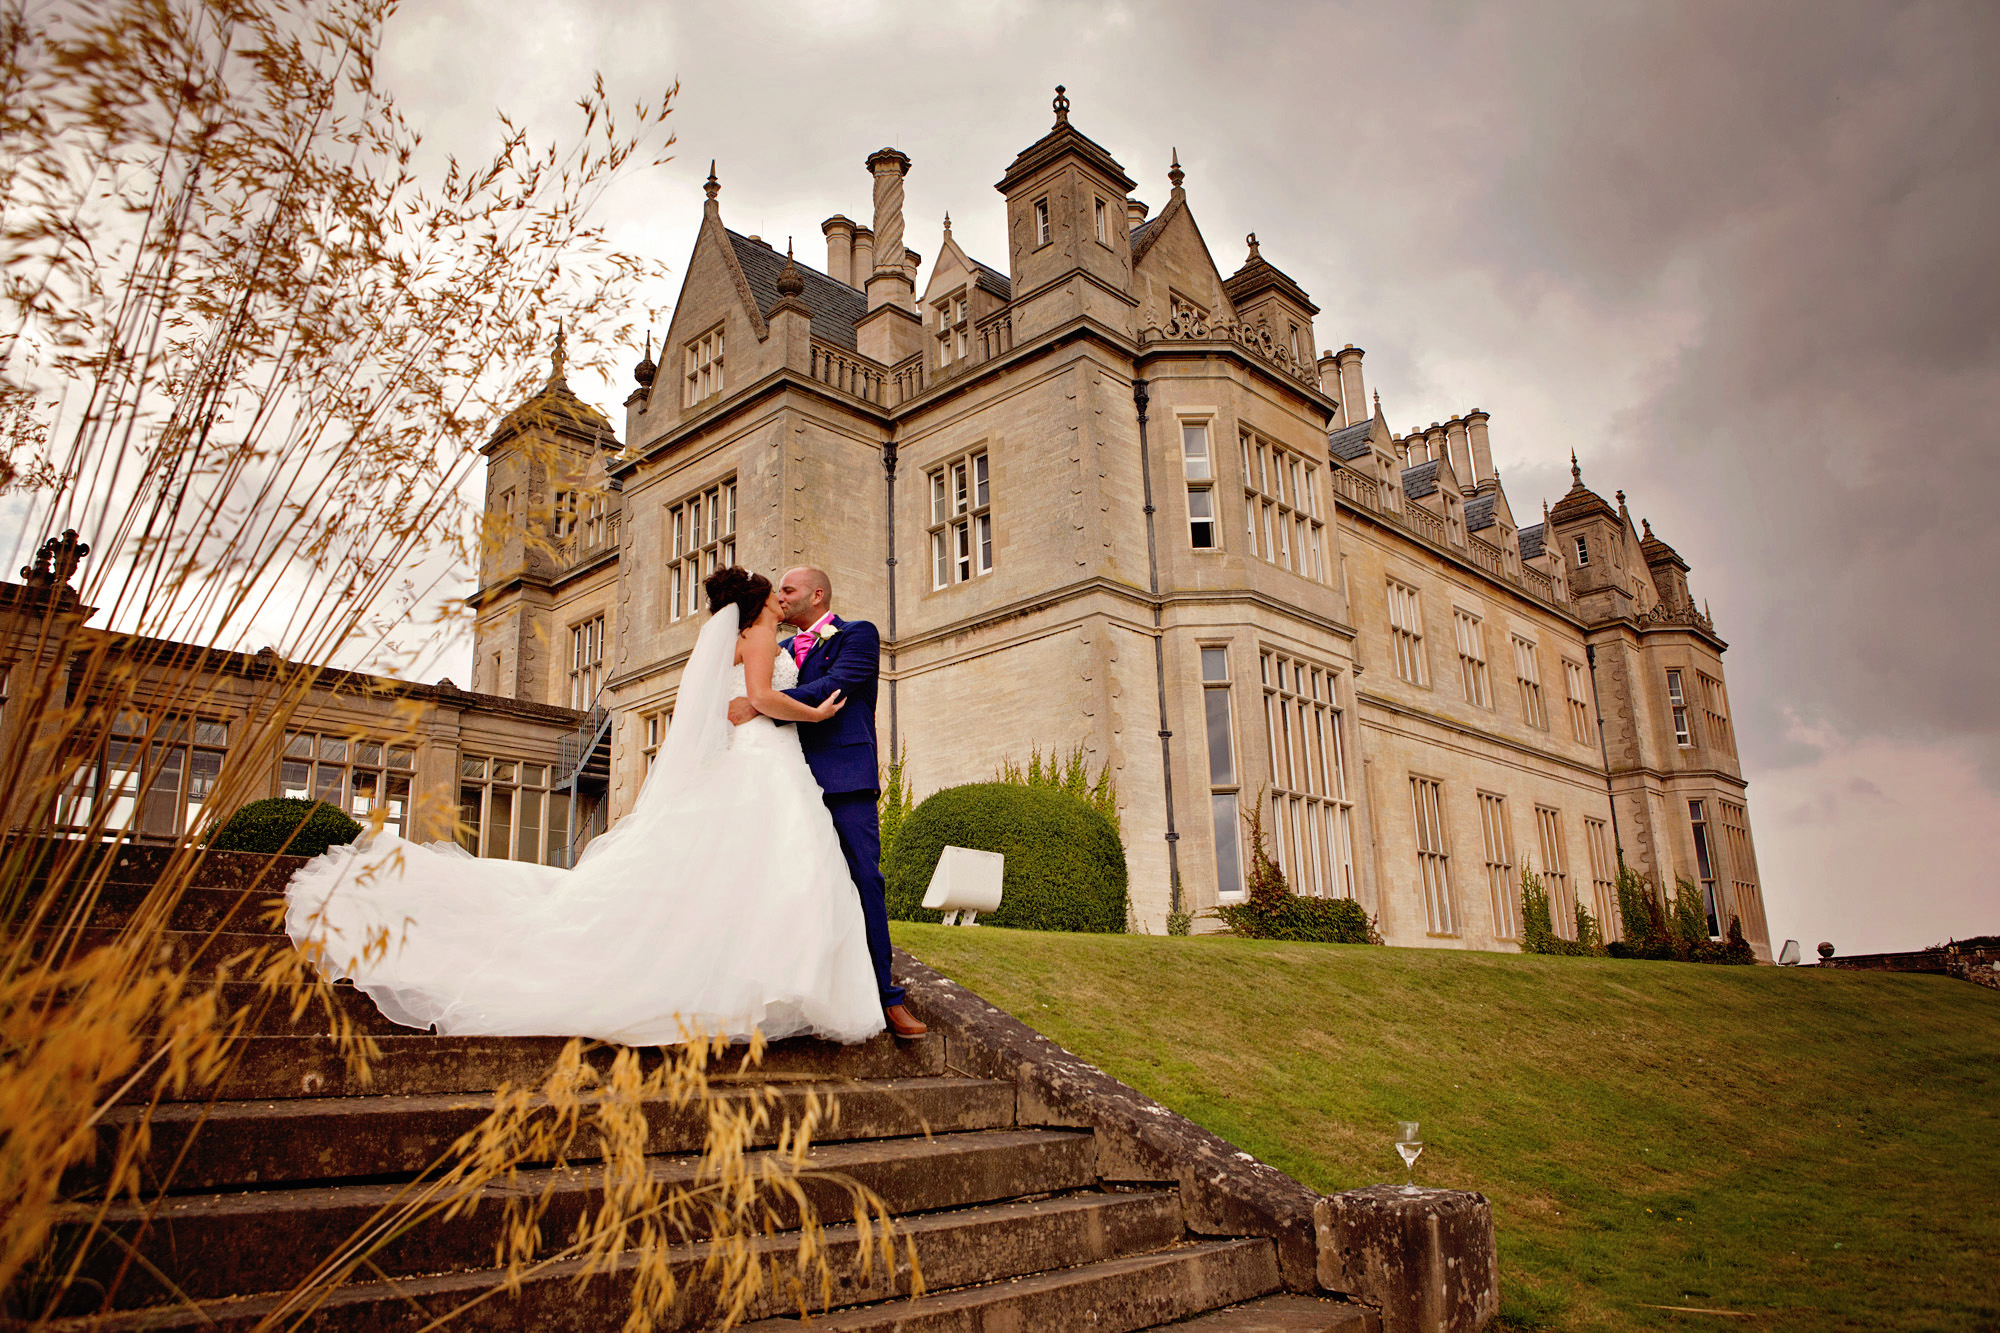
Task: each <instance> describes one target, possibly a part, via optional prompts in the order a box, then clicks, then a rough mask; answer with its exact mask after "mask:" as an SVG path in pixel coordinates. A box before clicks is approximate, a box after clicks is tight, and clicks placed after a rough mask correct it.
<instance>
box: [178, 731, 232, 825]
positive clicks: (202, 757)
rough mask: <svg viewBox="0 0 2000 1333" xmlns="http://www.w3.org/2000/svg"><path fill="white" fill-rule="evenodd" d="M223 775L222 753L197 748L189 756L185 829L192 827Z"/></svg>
mask: <svg viewBox="0 0 2000 1333" xmlns="http://www.w3.org/2000/svg"><path fill="white" fill-rule="evenodd" d="M221 777H222V755H221V754H220V753H219V752H217V751H215V750H196V751H194V752H193V753H192V754H190V755H189V756H188V785H187V821H186V822H185V823H184V824H182V825H181V828H182V829H183V830H184V831H185V830H187V829H192V828H193V827H194V826H195V824H196V822H197V819H198V818H199V816H200V814H201V807H202V803H203V802H205V801H207V800H208V798H209V796H210V795H212V794H213V793H214V791H215V784H216V783H217V782H218V781H219V780H220V779H221Z"/></svg>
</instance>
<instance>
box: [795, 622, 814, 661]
mask: <svg viewBox="0 0 2000 1333" xmlns="http://www.w3.org/2000/svg"><path fill="white" fill-rule="evenodd" d="M818 642H819V635H817V634H811V633H807V632H805V631H803V630H802V631H800V632H799V633H797V634H794V635H793V636H792V660H793V661H794V662H797V663H798V664H799V665H800V666H804V665H805V664H806V657H807V656H808V655H809V654H810V653H811V652H812V650H813V645H814V644H816V643H818Z"/></svg>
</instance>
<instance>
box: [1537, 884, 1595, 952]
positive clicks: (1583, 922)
mask: <svg viewBox="0 0 2000 1333" xmlns="http://www.w3.org/2000/svg"><path fill="white" fill-rule="evenodd" d="M1521 952H1522V953H1553V954H1567V955H1569V956H1571V957H1576V958H1584V957H1589V956H1591V955H1594V954H1601V953H1603V952H1604V939H1603V935H1602V933H1601V932H1600V931H1599V930H1598V928H1597V922H1596V921H1595V920H1594V919H1592V917H1591V915H1590V909H1589V908H1587V907H1585V906H1584V905H1583V904H1582V903H1578V904H1577V905H1576V938H1575V939H1564V938H1563V937H1562V936H1560V935H1558V934H1556V932H1555V918H1554V915H1553V912H1552V909H1551V908H1550V906H1549V891H1548V889H1547V888H1545V887H1544V886H1543V884H1542V877H1541V876H1540V875H1537V874H1536V873H1535V871H1534V868H1533V867H1532V866H1530V867H1529V868H1527V869H1525V870H1523V871H1522V872H1521Z"/></svg>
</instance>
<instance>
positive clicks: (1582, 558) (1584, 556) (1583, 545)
mask: <svg viewBox="0 0 2000 1333" xmlns="http://www.w3.org/2000/svg"><path fill="white" fill-rule="evenodd" d="M1589 563H1590V543H1589V542H1588V541H1586V540H1584V539H1583V538H1582V537H1578V538H1577V539H1576V567H1577V568H1578V569H1582V568H1583V567H1584V566H1585V565H1587V564H1589Z"/></svg>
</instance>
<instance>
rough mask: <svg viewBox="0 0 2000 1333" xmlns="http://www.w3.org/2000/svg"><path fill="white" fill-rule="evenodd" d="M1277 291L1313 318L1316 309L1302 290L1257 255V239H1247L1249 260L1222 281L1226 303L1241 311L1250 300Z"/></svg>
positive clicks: (1283, 273)
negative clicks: (1248, 241) (1226, 295)
mask: <svg viewBox="0 0 2000 1333" xmlns="http://www.w3.org/2000/svg"><path fill="white" fill-rule="evenodd" d="M1273 288H1275V289H1277V292H1278V294H1279V295H1280V296H1282V297H1284V298H1285V299H1286V300H1288V301H1291V302H1292V303H1293V304H1294V305H1297V306H1299V307H1301V308H1302V309H1304V311H1305V312H1306V314H1308V315H1317V314H1318V313H1319V307H1318V306H1316V305H1314V304H1313V303H1312V298H1311V297H1310V296H1307V295H1306V291H1305V288H1303V287H1301V286H1299V285H1298V283H1296V282H1294V281H1292V279H1291V276H1290V275H1289V274H1287V273H1285V272H1284V271H1283V270H1281V269H1279V268H1278V267H1277V266H1276V265H1274V264H1272V263H1271V262H1270V261H1269V260H1267V259H1265V258H1264V257H1263V256H1262V255H1260V254H1258V253H1257V237H1256V234H1255V233H1254V232H1253V233H1252V234H1251V237H1250V258H1249V259H1247V260H1245V261H1244V264H1243V267H1242V268H1239V269H1237V270H1236V272H1234V273H1232V274H1231V275H1230V276H1229V277H1227V278H1224V279H1223V280H1222V290H1223V291H1225V292H1227V293H1229V301H1230V304H1231V305H1234V306H1235V307H1236V308H1237V309H1239V310H1241V309H1242V308H1243V306H1244V304H1245V303H1247V302H1248V301H1249V300H1250V298H1251V297H1253V296H1257V295H1260V294H1262V293H1264V292H1266V291H1270V290H1271V289H1273Z"/></svg>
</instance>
